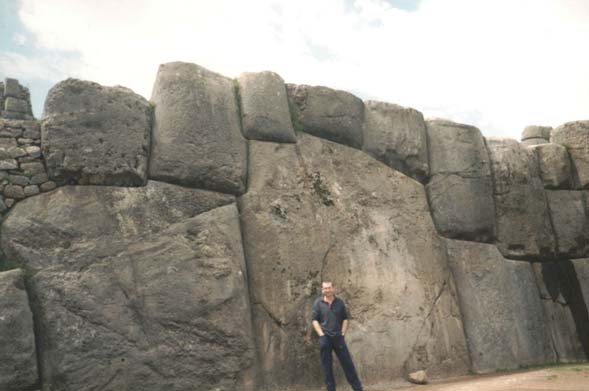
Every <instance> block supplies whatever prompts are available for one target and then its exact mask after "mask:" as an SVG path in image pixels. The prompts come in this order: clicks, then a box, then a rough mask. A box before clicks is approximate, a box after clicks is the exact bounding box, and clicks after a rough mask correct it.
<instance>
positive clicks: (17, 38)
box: [12, 33, 27, 46]
mask: <svg viewBox="0 0 589 391" xmlns="http://www.w3.org/2000/svg"><path fill="white" fill-rule="evenodd" d="M12 41H13V42H14V43H16V44H17V45H21V46H22V45H24V44H26V43H27V37H25V36H24V35H22V34H18V33H16V34H14V35H13V36H12Z"/></svg>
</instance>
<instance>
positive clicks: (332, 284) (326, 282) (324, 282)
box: [321, 281, 335, 287]
mask: <svg viewBox="0 0 589 391" xmlns="http://www.w3.org/2000/svg"><path fill="white" fill-rule="evenodd" d="M323 284H329V285H331V286H332V287H333V286H335V284H334V283H333V282H332V281H322V282H321V285H322V286H323Z"/></svg>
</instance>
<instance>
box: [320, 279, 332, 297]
mask: <svg viewBox="0 0 589 391" xmlns="http://www.w3.org/2000/svg"><path fill="white" fill-rule="evenodd" d="M321 293H322V294H323V296H325V297H333V294H334V289H333V284H332V283H331V282H324V283H323V284H322V285H321Z"/></svg>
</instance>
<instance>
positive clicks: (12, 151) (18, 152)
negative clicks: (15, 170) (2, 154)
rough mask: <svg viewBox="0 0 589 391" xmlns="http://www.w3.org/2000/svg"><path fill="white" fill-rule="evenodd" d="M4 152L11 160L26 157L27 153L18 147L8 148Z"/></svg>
mask: <svg viewBox="0 0 589 391" xmlns="http://www.w3.org/2000/svg"><path fill="white" fill-rule="evenodd" d="M37 148H38V147H37ZM6 152H7V154H8V155H9V156H10V157H11V158H13V159H16V158H19V157H23V156H26V155H27V152H26V151H25V150H24V149H22V148H19V147H10V148H8V150H7V151H6Z"/></svg>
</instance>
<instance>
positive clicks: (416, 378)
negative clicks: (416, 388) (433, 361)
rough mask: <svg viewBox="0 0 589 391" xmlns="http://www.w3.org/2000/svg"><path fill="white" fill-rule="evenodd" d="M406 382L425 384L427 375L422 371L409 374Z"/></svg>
mask: <svg viewBox="0 0 589 391" xmlns="http://www.w3.org/2000/svg"><path fill="white" fill-rule="evenodd" d="M407 380H409V381H410V382H411V383H414V384H427V373H426V372H425V371H424V370H421V371H416V372H411V373H410V374H409V375H408V376H407Z"/></svg>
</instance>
